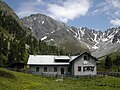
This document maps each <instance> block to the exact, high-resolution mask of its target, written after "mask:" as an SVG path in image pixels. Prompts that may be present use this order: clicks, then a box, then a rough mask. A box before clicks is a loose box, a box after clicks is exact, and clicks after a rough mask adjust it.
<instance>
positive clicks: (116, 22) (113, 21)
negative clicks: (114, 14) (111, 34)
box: [110, 19, 120, 26]
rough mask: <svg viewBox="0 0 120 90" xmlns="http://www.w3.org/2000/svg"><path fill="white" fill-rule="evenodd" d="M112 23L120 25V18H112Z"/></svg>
mask: <svg viewBox="0 0 120 90" xmlns="http://www.w3.org/2000/svg"><path fill="white" fill-rule="evenodd" d="M110 23H111V24H112V25H114V26H120V19H115V20H111V21H110Z"/></svg>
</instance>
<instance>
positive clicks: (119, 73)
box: [97, 71, 120, 77]
mask: <svg viewBox="0 0 120 90" xmlns="http://www.w3.org/2000/svg"><path fill="white" fill-rule="evenodd" d="M97 75H102V76H106V75H107V76H116V77H120V72H107V71H106V72H105V71H104V72H103V71H98V72H97Z"/></svg>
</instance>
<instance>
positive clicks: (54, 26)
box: [21, 14, 120, 57]
mask: <svg viewBox="0 0 120 90" xmlns="http://www.w3.org/2000/svg"><path fill="white" fill-rule="evenodd" d="M21 20H22V22H23V24H24V26H25V27H27V28H29V29H30V30H31V32H32V34H33V35H34V36H35V37H36V38H37V39H41V40H42V41H43V40H44V41H46V42H48V43H49V44H54V45H57V46H58V47H62V48H64V49H65V50H67V51H68V52H69V50H70V49H74V50H75V51H74V50H72V51H71V52H74V53H78V52H80V51H83V50H86V49H87V50H89V51H91V52H92V53H93V55H94V56H96V57H99V56H102V55H105V54H108V53H112V52H116V51H118V50H120V49H119V48H120V27H118V28H109V29H108V30H106V31H104V32H102V31H95V30H93V29H88V28H87V27H81V28H76V27H73V26H72V27H70V26H67V25H66V24H65V23H61V22H58V21H56V20H54V19H52V18H51V17H49V16H46V15H43V14H33V15H31V16H29V17H25V18H22V19H21ZM70 44H71V45H70Z"/></svg>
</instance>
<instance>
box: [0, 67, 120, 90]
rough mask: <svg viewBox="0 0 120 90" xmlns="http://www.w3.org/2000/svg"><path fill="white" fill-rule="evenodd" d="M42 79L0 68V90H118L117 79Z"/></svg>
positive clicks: (118, 81) (118, 83)
mask: <svg viewBox="0 0 120 90" xmlns="http://www.w3.org/2000/svg"><path fill="white" fill-rule="evenodd" d="M56 79H57V78H53V77H43V76H37V75H32V74H26V73H21V72H14V71H9V70H6V69H2V68H0V90H120V78H119V77H111V76H105V77H100V76H96V77H91V78H88V77H79V78H70V77H67V78H64V79H63V81H56Z"/></svg>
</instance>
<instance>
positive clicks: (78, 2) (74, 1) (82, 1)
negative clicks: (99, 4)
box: [47, 0, 90, 23]
mask: <svg viewBox="0 0 120 90" xmlns="http://www.w3.org/2000/svg"><path fill="white" fill-rule="evenodd" d="M89 8H90V0H64V1H63V2H62V3H61V4H49V5H48V8H47V11H48V13H49V16H51V17H52V18H54V19H57V20H59V21H62V22H65V23H67V22H68V20H74V19H75V18H78V17H80V16H85V15H86V14H87V12H88V10H89Z"/></svg>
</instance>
